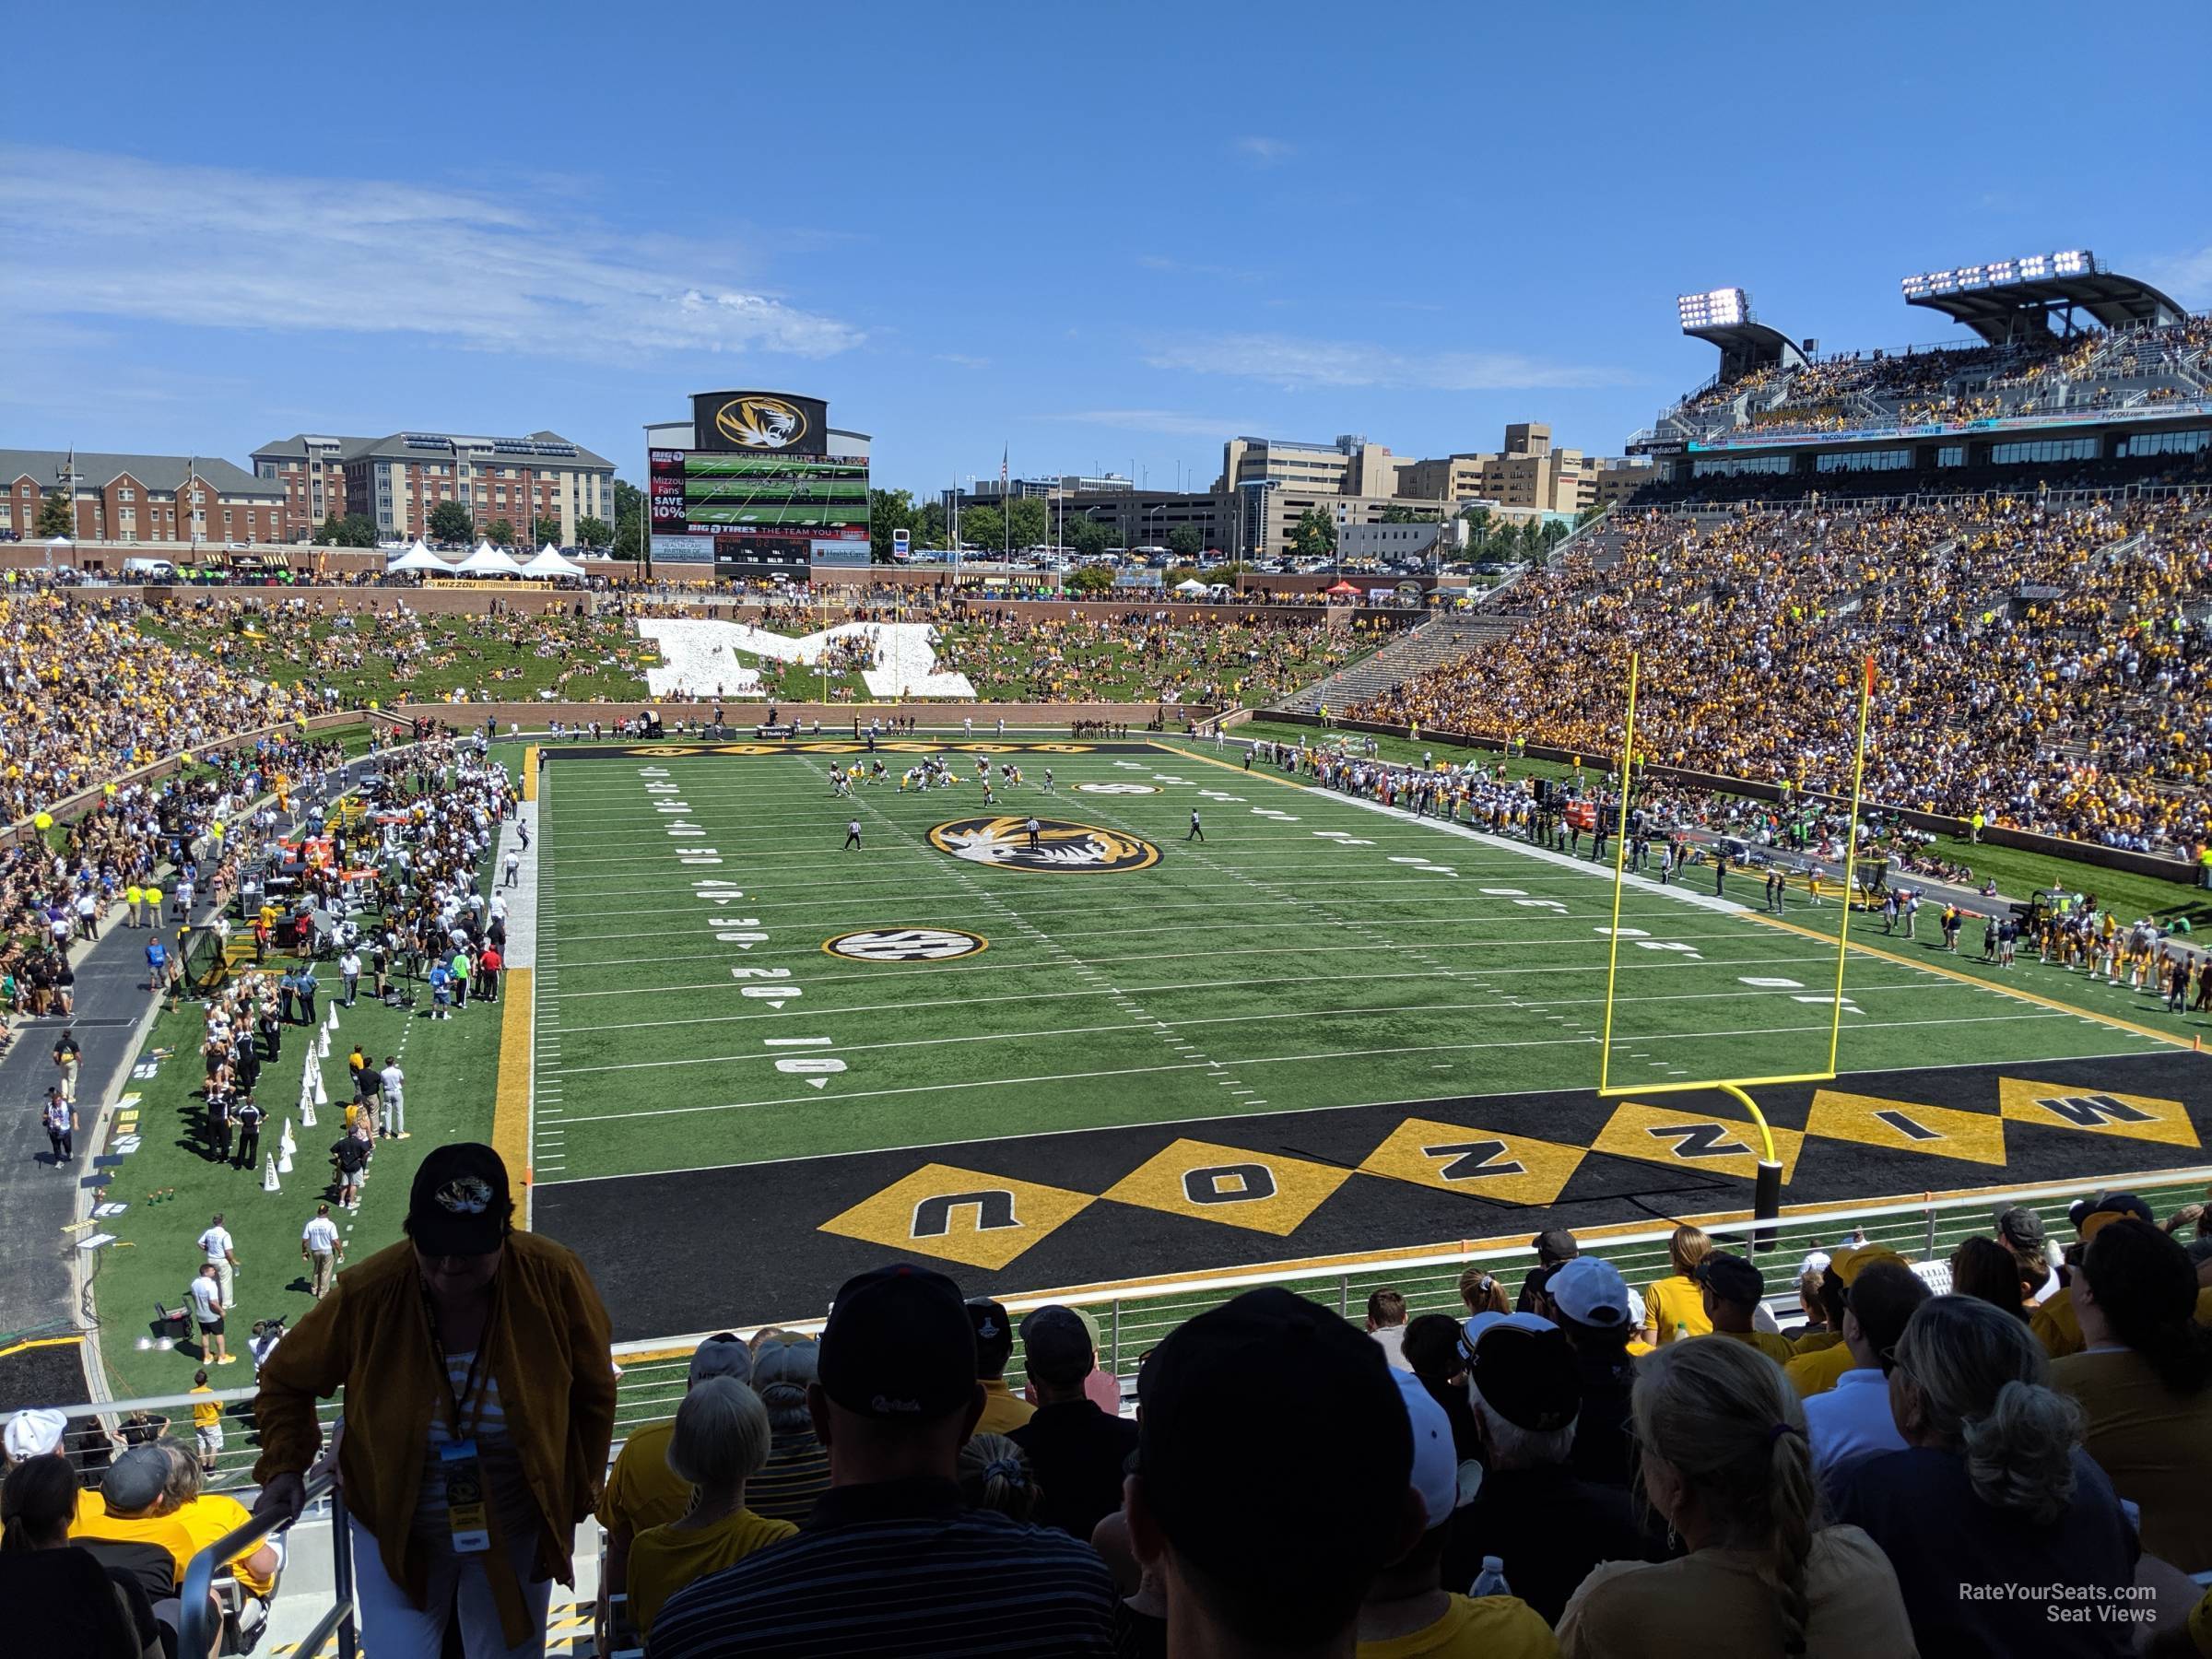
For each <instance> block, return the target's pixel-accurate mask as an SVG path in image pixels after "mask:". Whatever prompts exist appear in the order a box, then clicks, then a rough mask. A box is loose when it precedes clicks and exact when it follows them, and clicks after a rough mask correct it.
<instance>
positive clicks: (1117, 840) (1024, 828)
mask: <svg viewBox="0 0 2212 1659" xmlns="http://www.w3.org/2000/svg"><path fill="white" fill-rule="evenodd" d="M929 844H930V845H931V846H933V847H935V848H936V850H937V851H938V852H940V853H951V854H952V855H953V856H954V857H955V858H964V859H966V860H967V861H968V862H969V863H970V864H980V865H992V866H993V867H994V868H996V869H1005V870H1046V871H1054V872H1058V873H1062V874H1088V873H1091V872H1095V871H1122V870H1144V869H1149V868H1150V867H1151V866H1152V865H1156V864H1158V863H1159V848H1158V847H1156V846H1154V845H1153V844H1152V843H1151V842H1150V841H1145V840H1143V839H1141V838H1140V837H1137V836H1134V835H1126V834H1124V833H1123V832H1122V831H1121V830H1101V829H1100V828H1099V826H1097V825H1096V824H1073V823H1069V822H1068V821H1067V820H1066V819H1065V818H1039V819H1038V820H1037V844H1036V845H1035V846H1034V847H1032V846H1030V831H1029V820H1028V819H1027V818H1022V817H1020V816H1018V815H1017V814H1013V813H1006V814H996V813H994V814H991V815H988V816H985V817H982V818H954V819H953V820H952V821H951V822H950V823H948V824H939V825H938V826H937V827H936V828H935V829H934V830H931V831H930V832H929Z"/></svg>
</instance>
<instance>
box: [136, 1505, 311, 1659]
mask: <svg viewBox="0 0 2212 1659" xmlns="http://www.w3.org/2000/svg"><path fill="white" fill-rule="evenodd" d="M324 1493H328V1494H329V1495H330V1563H331V1583H332V1586H333V1589H334V1595H333V1599H332V1602H331V1606H330V1607H329V1608H328V1610H327V1611H325V1612H324V1615H323V1617H322V1618H318V1619H317V1620H316V1621H315V1624H314V1628H313V1629H312V1630H310V1631H308V1633H307V1634H306V1635H305V1636H303V1637H302V1638H300V1642H299V1644H298V1646H296V1647H295V1648H294V1649H293V1652H295V1653H301V1654H305V1655H307V1656H308V1659H313V1655H315V1654H316V1653H321V1652H322V1651H323V1644H324V1642H325V1641H329V1640H330V1637H331V1633H332V1632H333V1631H334V1630H335V1632H336V1633H337V1638H338V1659H354V1628H353V1626H354V1618H353V1615H354V1597H353V1540H352V1535H351V1531H350V1529H349V1528H348V1527H347V1524H346V1500H345V1498H344V1496H343V1495H342V1494H341V1493H340V1492H339V1491H338V1489H337V1476H336V1474H335V1472H326V1473H324V1474H323V1475H320V1476H318V1477H316V1478H315V1479H313V1480H312V1481H310V1482H309V1483H308V1486H307V1500H308V1501H309V1502H312V1501H313V1500H315V1499H317V1498H320V1497H322V1496H323V1495H324ZM302 1512H303V1513H304V1511H302ZM292 1521H293V1518H292V1517H291V1516H288V1515H282V1514H279V1513H277V1512H276V1511H275V1510H271V1511H269V1512H267V1513H265V1514H260V1515H255V1516H254V1517H253V1519H252V1520H250V1521H248V1522H247V1523H246V1524H244V1525H243V1526H239V1527H233V1528H232V1529H231V1530H230V1531H229V1532H227V1533H225V1534H224V1535H222V1536H221V1537H219V1538H218V1539H217V1540H216V1541H215V1542H214V1543H212V1544H210V1545H208V1546H207V1547H206V1548H205V1549H203V1550H201V1551H200V1552H199V1553H198V1554H197V1555H195V1556H194V1557H193V1558H192V1559H191V1560H190V1561H189V1562H188V1563H186V1565H185V1568H184V1583H183V1585H182V1588H181V1589H180V1590H179V1592H178V1607H177V1652H178V1653H190V1654H194V1655H195V1656H196V1655H198V1654H201V1653H213V1652H214V1651H215V1639H216V1635H217V1629H216V1626H217V1623H218V1615H217V1614H216V1613H215V1612H214V1587H215V1570H216V1569H217V1568H218V1567H219V1566H222V1565H223V1564H224V1563H226V1562H229V1561H232V1560H235V1559H238V1557H240V1556H241V1555H242V1554H244V1553H245V1552H246V1551H247V1550H249V1549H252V1548H253V1547H254V1546H255V1545H256V1544H258V1543H260V1542H261V1541H262V1539H264V1538H265V1537H267V1536H268V1535H270V1534H271V1533H274V1532H277V1531H278V1530H280V1529H282V1530H288V1529H289V1528H290V1527H291V1525H292Z"/></svg>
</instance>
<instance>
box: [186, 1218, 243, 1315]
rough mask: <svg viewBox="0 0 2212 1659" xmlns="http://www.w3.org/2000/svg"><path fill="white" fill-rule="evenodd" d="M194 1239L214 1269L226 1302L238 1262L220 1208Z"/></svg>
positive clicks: (217, 1285) (208, 1263)
mask: <svg viewBox="0 0 2212 1659" xmlns="http://www.w3.org/2000/svg"><path fill="white" fill-rule="evenodd" d="M196 1242H197V1243H198V1245H199V1247H200V1250H201V1253H203V1254H204V1255H206V1258H207V1265H208V1266H210V1267H212V1268H214V1269H215V1272H216V1280H217V1284H216V1288H217V1289H218V1290H219V1291H221V1292H222V1298H223V1300H224V1301H225V1302H226V1303H228V1302H229V1300H230V1288H231V1285H232V1282H233V1279H232V1276H233V1275H234V1274H235V1273H236V1271H237V1269H238V1265H239V1264H238V1255H237V1247H236V1244H235V1243H234V1241H232V1239H231V1237H230V1232H229V1229H228V1228H226V1227H225V1226H224V1225H223V1216H222V1212H221V1211H220V1210H218V1211H217V1212H216V1213H215V1217H214V1218H213V1219H212V1220H210V1221H209V1222H208V1224H207V1230H206V1232H204V1233H202V1234H201V1235H200V1236H199V1238H198V1240H197V1241H196Z"/></svg>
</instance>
